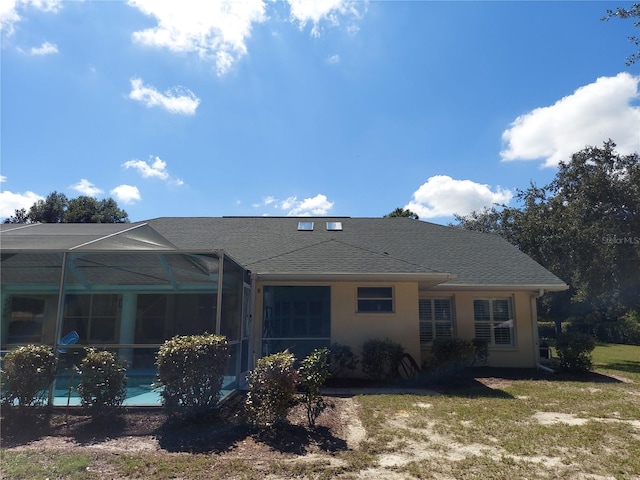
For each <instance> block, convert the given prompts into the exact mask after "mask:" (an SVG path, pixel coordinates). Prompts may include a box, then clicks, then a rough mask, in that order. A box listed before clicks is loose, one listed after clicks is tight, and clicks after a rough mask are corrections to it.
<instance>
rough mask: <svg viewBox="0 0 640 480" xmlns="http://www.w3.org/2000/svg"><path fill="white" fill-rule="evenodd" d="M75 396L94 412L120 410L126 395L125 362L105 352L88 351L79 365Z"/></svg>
mask: <svg viewBox="0 0 640 480" xmlns="http://www.w3.org/2000/svg"><path fill="white" fill-rule="evenodd" d="M80 372H81V373H80V384H79V385H78V395H79V396H80V402H81V403H82V405H83V406H84V407H90V408H92V409H94V410H103V409H105V408H113V407H119V406H121V405H122V402H124V399H125V398H126V395H127V373H126V372H127V362H126V361H124V360H122V359H120V358H118V356H117V355H116V354H115V353H112V352H107V351H106V350H102V351H99V350H96V349H94V348H88V349H87V355H86V356H85V357H84V358H83V359H82V362H81V363H80Z"/></svg>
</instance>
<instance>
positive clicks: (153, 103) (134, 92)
mask: <svg viewBox="0 0 640 480" xmlns="http://www.w3.org/2000/svg"><path fill="white" fill-rule="evenodd" d="M129 98H130V99H132V100H136V101H138V102H140V103H142V104H144V105H145V106H147V107H162V108H164V109H165V110H167V111H168V112H170V113H179V114H181V115H195V113H196V109H197V108H198V105H200V99H199V98H198V97H196V96H195V94H194V93H193V92H192V91H191V90H188V89H184V88H182V87H174V88H172V89H170V90H167V91H166V92H164V93H160V92H159V91H158V90H156V89H155V88H153V87H151V86H148V85H145V84H144V83H142V80H141V79H140V78H132V79H131V92H130V93H129Z"/></svg>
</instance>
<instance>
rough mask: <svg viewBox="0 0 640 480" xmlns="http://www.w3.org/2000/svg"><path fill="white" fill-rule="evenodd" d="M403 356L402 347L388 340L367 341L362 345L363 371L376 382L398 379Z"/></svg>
mask: <svg viewBox="0 0 640 480" xmlns="http://www.w3.org/2000/svg"><path fill="white" fill-rule="evenodd" d="M403 354H404V349H403V348H402V346H401V345H400V344H399V343H395V342H392V341H391V340H389V339H388V338H387V339H386V340H378V339H374V340H367V341H366V342H365V343H364V345H362V371H363V372H364V373H365V375H368V376H369V377H371V378H372V379H374V380H376V381H381V380H390V379H393V378H397V377H398V375H399V374H398V367H399V366H400V362H401V360H402V355H403Z"/></svg>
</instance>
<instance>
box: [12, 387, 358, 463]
mask: <svg viewBox="0 0 640 480" xmlns="http://www.w3.org/2000/svg"><path fill="white" fill-rule="evenodd" d="M243 400H244V398H243V396H241V395H238V396H236V398H234V399H232V400H231V401H229V402H227V403H226V404H225V405H224V406H223V407H222V409H221V410H220V412H218V413H217V414H216V415H215V416H212V417H211V418H207V419H200V420H198V421H193V422H189V421H186V422H185V421H182V420H177V419H172V418H170V417H169V416H167V414H166V413H165V412H164V410H163V409H160V408H144V409H142V408H138V409H136V408H123V409H122V410H121V411H120V412H118V413H115V414H111V415H109V416H106V417H102V418H92V417H91V416H90V415H88V414H87V412H84V411H82V410H81V409H77V408H76V409H69V410H64V409H59V408H58V409H42V410H38V411H35V412H34V410H33V409H29V410H28V412H25V414H20V413H19V412H15V411H12V412H7V411H6V410H5V411H3V412H2V413H3V418H2V429H1V433H2V435H1V439H2V447H3V448H11V449H17V450H26V449H50V450H56V451H62V452H65V453H66V452H74V453H80V452H81V451H82V450H87V451H93V452H96V451H100V452H104V453H114V454H118V453H123V452H131V453H133V452H168V453H215V454H218V455H222V456H229V457H242V458H244V459H250V460H265V461H268V460H273V459H280V458H283V457H284V458H286V457H287V456H293V455H308V454H313V453H325V454H326V453H331V452H337V451H340V450H347V449H349V448H351V447H350V445H357V444H358V443H359V442H360V440H362V438H364V429H363V428H362V425H360V424H359V421H354V420H355V419H357V414H356V408H357V407H356V405H355V401H354V400H353V398H340V397H326V399H325V400H326V401H327V403H328V404H329V405H330V406H329V408H328V409H327V410H325V412H323V413H322V414H321V415H320V417H319V418H318V420H317V422H316V426H315V428H309V427H308V425H307V418H306V413H305V411H304V408H303V406H302V405H297V406H295V407H294V408H293V409H291V412H290V414H289V417H288V422H287V423H283V424H282V425H278V426H277V427H274V428H271V429H268V430H267V429H259V428H257V427H253V426H250V425H248V424H247V423H246V421H245V419H244V410H243V404H244V402H243Z"/></svg>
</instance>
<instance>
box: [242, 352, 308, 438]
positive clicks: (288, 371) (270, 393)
mask: <svg viewBox="0 0 640 480" xmlns="http://www.w3.org/2000/svg"><path fill="white" fill-rule="evenodd" d="M295 361H296V359H295V357H294V356H293V354H292V353H289V352H288V351H284V352H280V353H274V354H272V355H268V356H266V357H262V358H260V359H259V360H258V361H257V362H256V367H255V368H254V369H253V371H251V372H250V373H249V375H248V376H247V383H248V386H249V391H248V393H247V398H246V404H245V406H246V409H247V413H248V415H249V421H251V422H252V423H254V424H256V425H261V426H268V425H273V424H275V423H278V422H281V421H283V420H285V419H286V418H287V413H288V412H289V409H290V408H291V406H292V404H293V400H294V396H295V393H296V384H297V382H298V372H297V370H296V369H295V368H294V363H295Z"/></svg>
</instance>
